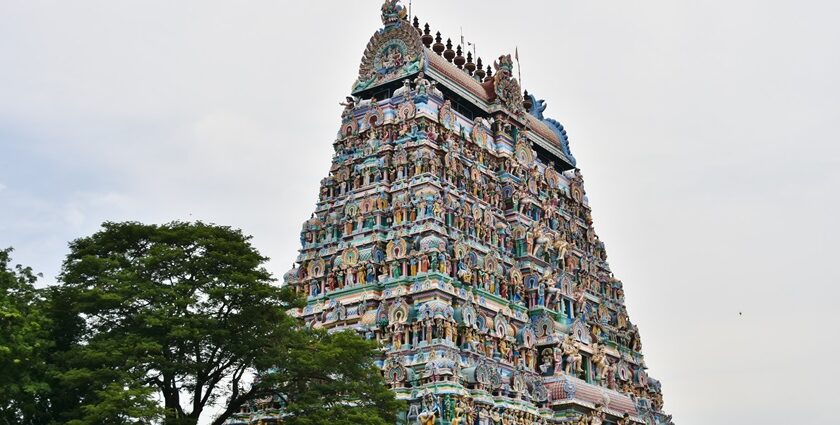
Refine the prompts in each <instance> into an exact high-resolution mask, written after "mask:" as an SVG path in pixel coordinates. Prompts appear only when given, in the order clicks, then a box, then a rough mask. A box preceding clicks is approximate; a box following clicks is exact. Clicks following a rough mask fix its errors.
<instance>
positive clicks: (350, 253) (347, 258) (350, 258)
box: [341, 246, 359, 267]
mask: <svg viewBox="0 0 840 425" xmlns="http://www.w3.org/2000/svg"><path fill="white" fill-rule="evenodd" d="M341 263H342V264H344V265H345V266H351V267H352V266H355V265H356V264H358V263H359V250H358V249H357V248H356V247H355V246H351V247H350V248H347V249H345V250H344V252H343V253H341Z"/></svg>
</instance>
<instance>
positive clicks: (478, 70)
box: [475, 58, 487, 81]
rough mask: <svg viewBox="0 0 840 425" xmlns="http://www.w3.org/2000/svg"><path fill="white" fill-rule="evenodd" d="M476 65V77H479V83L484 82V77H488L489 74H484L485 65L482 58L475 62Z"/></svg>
mask: <svg viewBox="0 0 840 425" xmlns="http://www.w3.org/2000/svg"><path fill="white" fill-rule="evenodd" d="M475 65H476V69H475V76H476V77H478V81H483V80H484V76H485V75H487V73H486V72H484V64H482V63H481V58H478V60H477V61H476V62H475Z"/></svg>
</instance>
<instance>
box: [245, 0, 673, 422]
mask: <svg viewBox="0 0 840 425" xmlns="http://www.w3.org/2000/svg"><path fill="white" fill-rule="evenodd" d="M382 21H383V24H384V27H383V28H382V29H380V30H378V31H377V32H376V33H375V34H374V35H373V37H372V38H371V40H370V42H369V43H368V45H367V48H366V49H365V52H364V56H363V58H362V63H361V67H360V71H359V77H358V79H357V81H356V83H355V84H354V85H353V88H352V95H351V96H349V97H347V100H346V102H345V103H343V105H344V107H345V109H344V112H343V113H342V116H341V128H340V130H339V131H338V135H337V138H336V140H335V142H334V147H335V155H334V157H333V162H332V167H331V169H330V170H329V176H328V177H327V178H325V179H324V180H323V181H322V182H321V190H320V198H319V201H318V204H317V208H316V210H315V213H314V214H313V215H312V218H311V219H309V220H308V221H306V223H304V225H303V229H302V231H301V244H302V248H301V250H300V255H299V257H298V259H297V265H296V266H295V268H293V269H292V270H291V271H289V272H288V273H287V274H286V275H285V276H284V278H285V282H286V284H287V285H292V286H293V287H294V288H295V289H296V290H297V291H298V292H299V293H300V294H302V295H303V296H305V297H307V299H308V305H307V306H306V307H305V308H304V309H302V310H301V311H299V312H298V314H299V316H300V317H301V318H302V319H303V320H304V321H306V322H307V323H309V324H311V325H312V326H315V327H321V328H326V329H330V330H346V329H353V330H356V331H358V332H359V333H360V334H362V335H365V336H367V337H368V338H371V339H376V340H378V341H380V342H381V343H382V345H383V347H385V349H384V350H383V354H382V358H381V360H380V361H379V366H380V367H381V368H382V370H383V373H384V374H385V377H386V380H387V382H388V383H389V384H390V385H391V386H392V388H393V390H394V392H395V393H396V394H397V397H398V398H400V399H404V400H406V401H407V402H408V405H409V408H408V410H407V411H406V412H404V414H403V415H402V418H401V422H402V423H405V424H422V425H432V424H446V425H449V424H461V425H474V424H480V425H491V424H492V425H499V424H503V425H508V424H513V425H524V424H586V425H597V424H616V423H617V424H640V423H644V424H670V423H671V420H670V416H666V415H664V414H663V413H662V411H661V409H662V393H661V387H660V384H659V382H658V381H656V380H654V379H653V378H650V377H648V375H647V373H646V372H645V369H646V367H645V362H644V359H643V357H642V354H641V352H640V350H641V343H640V340H639V331H638V329H637V328H636V326H635V325H633V324H632V322H631V321H630V319H629V318H628V315H627V311H626V309H625V306H624V291H623V288H622V284H621V281H619V280H618V279H616V278H615V276H613V273H612V272H611V271H610V268H609V265H608V263H607V261H606V259H607V255H606V251H605V249H604V244H603V242H601V241H600V240H599V239H598V236H597V235H596V234H595V231H594V229H593V225H592V218H591V215H590V209H589V206H588V204H587V199H586V195H585V191H584V188H583V179H582V178H581V174H580V172H579V171H578V169H577V168H576V164H575V159H574V157H573V156H572V154H571V152H570V150H569V140H568V138H567V135H566V131H565V130H564V129H563V126H562V125H560V123H559V122H557V121H555V120H553V119H550V118H546V117H544V116H543V110H544V109H545V104H544V102H543V101H541V100H536V99H535V98H534V97H533V96H531V95H528V93H527V92H525V93H524V95H523V93H522V91H521V90H520V86H519V83H518V82H517V80H516V79H515V78H513V75H512V73H511V71H512V67H513V63H512V60H511V56H510V55H503V56H500V57H498V58H497V59H496V60H495V61H494V63H493V70H491V69H490V67H489V66H487V69H486V70H485V69H484V68H483V66H484V65H483V64H482V62H481V59H480V58H477V60H476V61H475V62H473V57H472V54H471V53H467V55H466V57H464V56H463V51H462V46H457V47H456V48H455V49H453V46H452V43H451V42H450V41H449V40H447V42H446V43H444V42H443V40H442V38H441V36H440V33H437V36H436V37H435V36H433V35H432V34H431V32H430V30H429V26H428V24H426V25H425V28H420V25H419V22H418V21H417V19H416V18H415V19H414V22H413V24H412V23H411V22H409V21H408V20H407V18H406V10H405V9H404V8H403V7H402V6H400V5H399V4H398V1H397V0H389V1H386V2H385V4H384V5H383V6H382ZM274 407H275V408H276V406H274ZM272 412H274V413H272ZM278 418H279V417H278V416H277V415H276V410H273V409H272V406H269V405H264V406H261V407H258V409H257V411H252V413H243V414H242V415H240V416H238V417H237V419H234V420H233V421H231V423H237V422H238V423H252V424H256V423H274V422H275V421H277V420H278ZM260 421H262V422H260Z"/></svg>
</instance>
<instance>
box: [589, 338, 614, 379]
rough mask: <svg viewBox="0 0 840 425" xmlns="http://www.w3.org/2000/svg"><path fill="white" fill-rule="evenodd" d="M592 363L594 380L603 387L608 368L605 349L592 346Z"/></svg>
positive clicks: (595, 345) (599, 346)
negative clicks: (593, 365)
mask: <svg viewBox="0 0 840 425" xmlns="http://www.w3.org/2000/svg"><path fill="white" fill-rule="evenodd" d="M592 363H594V364H595V376H596V379H597V380H598V381H599V382H600V383H601V384H602V385H603V384H604V383H606V379H607V372H608V371H609V368H610V360H609V358H608V357H607V347H605V346H604V345H601V344H598V343H597V342H596V343H595V344H593V345H592Z"/></svg>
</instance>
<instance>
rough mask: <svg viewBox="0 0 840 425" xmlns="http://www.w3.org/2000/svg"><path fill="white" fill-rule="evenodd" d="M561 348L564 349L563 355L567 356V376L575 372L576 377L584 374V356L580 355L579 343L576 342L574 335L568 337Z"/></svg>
mask: <svg viewBox="0 0 840 425" xmlns="http://www.w3.org/2000/svg"><path fill="white" fill-rule="evenodd" d="M561 346H562V348H563V354H564V355H565V356H566V369H565V372H566V374H567V375H572V371H574V375H575V376H578V375H579V374H581V373H583V365H582V363H583V356H581V355H580V349H579V348H578V343H577V341H575V337H574V336H573V335H572V334H569V335H566V338H565V339H564V340H563V343H562V345H561Z"/></svg>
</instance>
